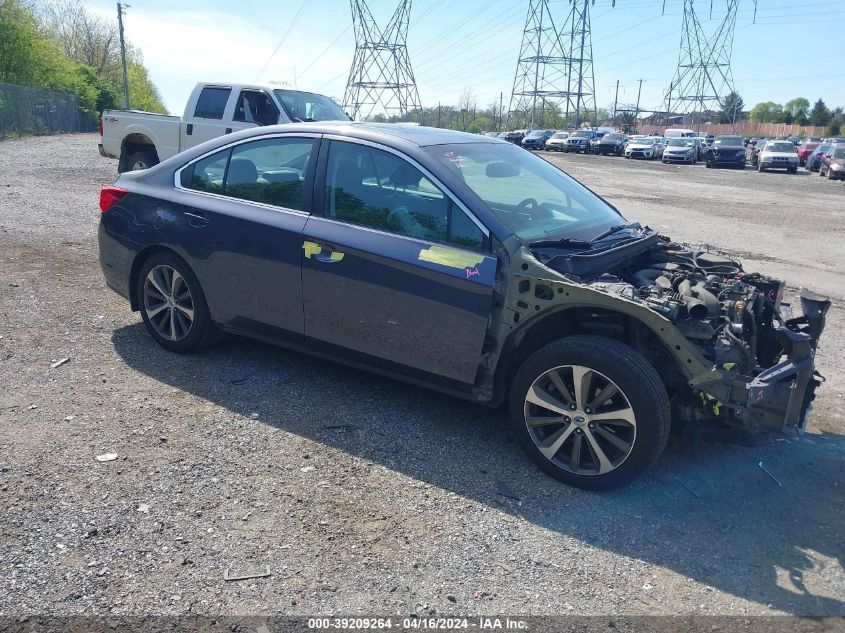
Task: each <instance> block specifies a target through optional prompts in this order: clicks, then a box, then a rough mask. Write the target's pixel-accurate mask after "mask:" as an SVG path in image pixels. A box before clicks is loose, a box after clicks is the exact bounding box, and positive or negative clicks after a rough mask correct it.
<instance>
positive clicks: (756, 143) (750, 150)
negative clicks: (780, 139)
mask: <svg viewBox="0 0 845 633" xmlns="http://www.w3.org/2000/svg"><path fill="white" fill-rule="evenodd" d="M767 140H769V139H766V138H758V139H752V142H751V143H749V144H748V146H747V147H746V148H745V160H746V161H747V162H748V163H751V166H752V167H756V166H757V157H758V156H759V155H760V150H761V149H763V145H765V144H766V141H767Z"/></svg>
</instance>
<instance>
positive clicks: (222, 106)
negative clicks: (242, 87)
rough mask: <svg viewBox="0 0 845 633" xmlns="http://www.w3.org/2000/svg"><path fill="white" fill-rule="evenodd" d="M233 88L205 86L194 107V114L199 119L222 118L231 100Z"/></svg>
mask: <svg viewBox="0 0 845 633" xmlns="http://www.w3.org/2000/svg"><path fill="white" fill-rule="evenodd" d="M231 92H232V89H231V88H203V89H202V92H201V93H200V96H199V99H197V107H196V108H194V116H195V117H197V118H199V119H222V118H223V112H225V110H226V102H227V101H228V100H229V94H230V93H231Z"/></svg>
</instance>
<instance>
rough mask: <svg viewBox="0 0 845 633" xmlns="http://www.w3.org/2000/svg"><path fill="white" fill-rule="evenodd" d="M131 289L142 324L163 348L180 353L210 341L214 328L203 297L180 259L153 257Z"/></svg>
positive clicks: (199, 288)
mask: <svg viewBox="0 0 845 633" xmlns="http://www.w3.org/2000/svg"><path fill="white" fill-rule="evenodd" d="M135 288H136V293H137V295H136V299H137V302H138V306H139V308H140V311H141V318H142V319H143V320H144V325H145V326H146V328H147V331H148V332H149V333H150V336H152V337H153V340H155V342H156V343H158V344H159V345H161V346H162V347H163V348H165V349H167V350H169V351H171V352H177V353H179V354H184V353H187V352H194V351H197V350H200V349H202V348H203V347H205V346H207V345H209V344H210V343H211V342H212V340H213V337H214V325H213V323H212V321H211V314H210V312H209V310H208V305H207V304H206V301H205V295H204V294H203V291H202V288H201V287H200V283H199V281H198V280H197V278H196V276H195V275H194V272H193V271H192V270H191V267H190V266H188V264H187V263H185V261H183V260H182V259H181V258H179V257H177V256H176V255H174V254H172V253H164V252H163V253H155V254H153V255H152V256H151V257H150V258H149V259H147V261H146V262H144V265H143V266H141V270H139V271H138V277H137V279H136V283H135Z"/></svg>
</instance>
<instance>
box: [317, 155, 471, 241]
mask: <svg viewBox="0 0 845 633" xmlns="http://www.w3.org/2000/svg"><path fill="white" fill-rule="evenodd" d="M327 163H328V164H327V173H326V202H325V213H326V216H327V217H329V218H333V219H336V220H340V221H343V222H349V223H351V224H359V225H362V226H367V227H370V228H374V229H379V230H382V231H390V232H393V233H399V234H401V235H407V236H410V237H416V238H421V239H425V240H430V241H433V242H451V243H454V244H458V245H462V246H467V247H470V248H484V247H485V245H486V237H485V235H484V233H483V232H482V231H481V229H479V228H478V227H477V226H476V225H475V224H474V223H473V221H472V220H470V218H469V217H467V216H466V214H465V213H464V212H463V211H462V210H461V209H460V208H458V207H456V206H454V205H453V204H452V202H451V200H450V199H449V198H448V197H447V196H446V195H444V194H443V192H442V191H440V189H438V187H437V186H436V185H435V184H434V183H433V182H431V180H429V179H428V178H426V177H425V176H424V175H423V173H422V172H421V171H420V170H419V169H417V168H416V167H414V166H413V165H411V164H410V163H409V162H407V161H406V160H403V159H402V158H400V157H398V156H396V155H394V154H391V153H390V152H385V151H383V150H379V149H375V148H372V147H369V146H366V145H359V144H357V143H344V142H342V141H332V143H331V146H330V147H329V155H328V161H327Z"/></svg>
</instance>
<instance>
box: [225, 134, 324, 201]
mask: <svg viewBox="0 0 845 633" xmlns="http://www.w3.org/2000/svg"><path fill="white" fill-rule="evenodd" d="M313 147H314V141H313V140H312V139H310V138H272V139H265V140H261V141H253V142H251V143H244V144H242V145H237V146H235V148H234V149H233V150H232V158H231V160H230V161H229V168H228V170H227V171H226V183H225V187H224V193H225V195H227V196H231V197H233V198H239V199H241V200H251V201H253V202H261V203H264V204H272V205H273V206H277V207H284V208H286V209H296V210H297V211H302V210H304V209H305V170H306V168H307V166H308V159H309V157H310V156H311V150H312V149H313Z"/></svg>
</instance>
